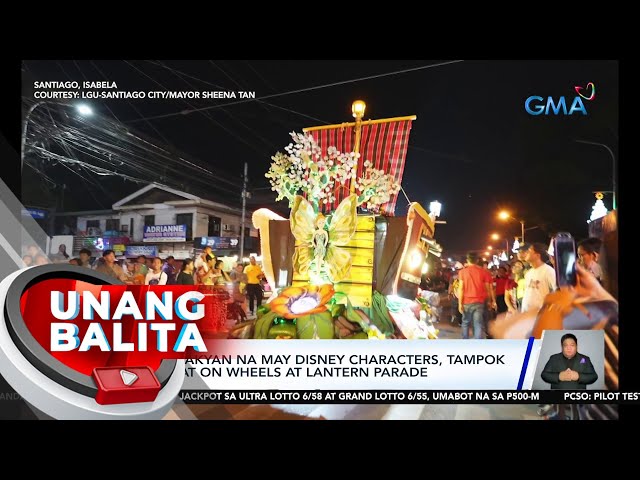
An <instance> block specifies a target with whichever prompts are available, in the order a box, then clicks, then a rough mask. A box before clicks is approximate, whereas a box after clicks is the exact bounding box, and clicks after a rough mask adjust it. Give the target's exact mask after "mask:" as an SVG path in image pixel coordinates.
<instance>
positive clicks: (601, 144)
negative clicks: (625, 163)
mask: <svg viewBox="0 0 640 480" xmlns="http://www.w3.org/2000/svg"><path fill="white" fill-rule="evenodd" d="M574 141H575V142H578V143H586V144H587V145H596V146H599V147H602V148H606V149H607V152H609V155H611V163H612V167H613V178H612V180H613V182H612V183H613V209H614V210H615V209H616V157H615V155H614V154H613V152H612V151H611V149H610V148H609V147H608V146H607V145H605V144H604V143H598V142H590V141H588V140H574Z"/></svg>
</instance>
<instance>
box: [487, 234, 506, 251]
mask: <svg viewBox="0 0 640 480" xmlns="http://www.w3.org/2000/svg"><path fill="white" fill-rule="evenodd" d="M491 240H500V235H499V234H498V233H492V234H491ZM504 241H505V243H506V244H507V252H508V251H509V239H508V238H506V237H505V239H504Z"/></svg>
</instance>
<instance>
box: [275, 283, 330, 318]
mask: <svg viewBox="0 0 640 480" xmlns="http://www.w3.org/2000/svg"><path fill="white" fill-rule="evenodd" d="M334 293H335V291H334V290H333V285H330V284H326V285H308V286H306V287H288V288H285V289H284V290H282V292H280V295H278V296H277V297H276V298H274V299H273V300H272V301H271V302H270V303H269V305H270V306H271V311H272V312H274V313H275V314H276V315H277V316H278V317H283V318H298V317H304V316H305V315H311V314H313V313H320V312H324V311H325V310H326V309H327V307H326V303H327V302H328V301H329V300H331V297H333V294H334Z"/></svg>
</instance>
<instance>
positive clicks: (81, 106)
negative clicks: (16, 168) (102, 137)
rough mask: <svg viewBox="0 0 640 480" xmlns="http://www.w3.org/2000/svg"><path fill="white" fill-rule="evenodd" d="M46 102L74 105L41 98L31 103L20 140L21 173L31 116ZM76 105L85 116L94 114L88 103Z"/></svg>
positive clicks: (67, 105)
mask: <svg viewBox="0 0 640 480" xmlns="http://www.w3.org/2000/svg"><path fill="white" fill-rule="evenodd" d="M45 103H48V104H50V105H62V106H63V107H73V106H74V105H72V104H70V103H63V102H50V101H48V100H41V101H39V102H36V103H34V104H33V105H31V107H30V108H29V110H28V111H27V114H26V115H25V116H24V126H23V127H22V139H21V141H20V173H22V167H23V165H24V150H25V146H26V144H27V127H28V125H29V117H31V114H32V113H33V112H34V111H35V109H36V108H38V107H39V106H40V105H44V104H45ZM75 107H76V109H77V110H78V113H79V114H80V115H83V116H85V117H86V116H89V115H92V114H93V110H92V109H91V107H90V106H89V105H87V104H79V105H75Z"/></svg>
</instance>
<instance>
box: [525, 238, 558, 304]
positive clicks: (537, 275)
mask: <svg viewBox="0 0 640 480" xmlns="http://www.w3.org/2000/svg"><path fill="white" fill-rule="evenodd" d="M546 250H547V247H546V246H545V245H543V244H542V243H534V244H532V245H531V246H529V249H528V250H527V253H526V256H525V259H526V261H527V262H528V263H529V264H530V265H531V268H530V269H529V270H528V271H527V273H526V274H525V276H524V282H525V287H524V296H523V298H522V311H523V312H529V311H535V312H537V311H538V310H540V308H541V307H542V304H543V303H544V297H546V296H547V295H548V294H549V293H551V292H553V291H555V290H556V288H557V286H556V272H555V270H554V269H553V267H551V266H550V265H547V264H546V263H545V262H546V260H547V258H548V257H547V252H546Z"/></svg>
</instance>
